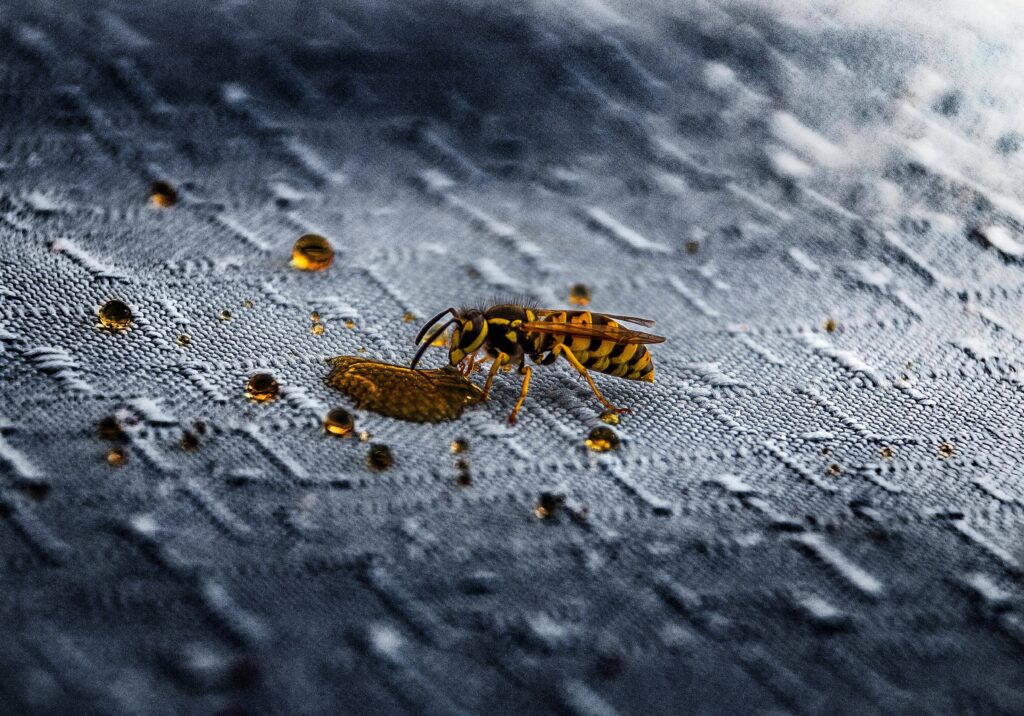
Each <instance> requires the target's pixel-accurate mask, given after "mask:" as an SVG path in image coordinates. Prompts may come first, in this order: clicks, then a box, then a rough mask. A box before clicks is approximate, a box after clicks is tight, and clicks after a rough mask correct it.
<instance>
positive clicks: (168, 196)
mask: <svg viewBox="0 0 1024 716" xmlns="http://www.w3.org/2000/svg"><path fill="white" fill-rule="evenodd" d="M177 202H178V192H177V190H176V189H175V188H174V187H173V186H171V185H170V184H169V183H168V182H165V181H155V182H153V183H152V184H151V185H150V187H149V203H150V204H152V205H153V206H156V207H159V208H161V209H169V208H170V207H172V206H174V205H175V204H176V203H177Z"/></svg>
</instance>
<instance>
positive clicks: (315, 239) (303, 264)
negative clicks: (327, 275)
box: [292, 234, 334, 271]
mask: <svg viewBox="0 0 1024 716" xmlns="http://www.w3.org/2000/svg"><path fill="white" fill-rule="evenodd" d="M332 263H334V249H333V248H331V244H330V242H329V241H328V240H327V239H325V238H324V237H323V236H320V235H318V234H306V235H305V236H302V237H300V238H299V240H298V241H296V242H295V246H293V247H292V266H294V267H295V268H297V269H299V270H300V271H324V270H325V269H327V268H329V267H330V265H331V264H332Z"/></svg>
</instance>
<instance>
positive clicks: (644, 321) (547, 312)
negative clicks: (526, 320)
mask: <svg viewBox="0 0 1024 716" xmlns="http://www.w3.org/2000/svg"><path fill="white" fill-rule="evenodd" d="M532 310H533V312H534V313H535V314H536V315H538V316H554V315H555V314H557V313H564V314H565V315H566V316H578V315H580V314H582V313H589V314H590V315H592V316H604V317H605V318H611V319H613V320H616V321H625V322H626V323H635V324H637V325H638V326H653V325H654V321H652V320H651V319H650V318H637V317H636V316H617V315H615V314H614V313H595V312H594V311H559V310H555V309H539V310H538V309H532Z"/></svg>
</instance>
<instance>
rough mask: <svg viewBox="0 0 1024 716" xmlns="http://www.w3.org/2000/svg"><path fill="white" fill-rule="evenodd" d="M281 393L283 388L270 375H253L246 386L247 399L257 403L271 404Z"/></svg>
mask: <svg viewBox="0 0 1024 716" xmlns="http://www.w3.org/2000/svg"><path fill="white" fill-rule="evenodd" d="M280 392H281V386H280V385H278V382H277V379H276V378H275V377H274V376H272V375H271V374H270V373H253V374H252V375H251V376H250V377H249V381H248V382H247V383H246V384H245V397H247V398H248V399H249V400H252V401H255V402H257V403H269V402H270V401H271V400H273V399H274V398H276V397H277V395H278V393H280Z"/></svg>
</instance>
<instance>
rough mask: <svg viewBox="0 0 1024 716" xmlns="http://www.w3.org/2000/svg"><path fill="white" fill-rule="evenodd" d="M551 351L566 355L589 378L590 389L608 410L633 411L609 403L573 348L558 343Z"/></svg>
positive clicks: (618, 411) (574, 366) (573, 365)
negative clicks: (573, 352)
mask: <svg viewBox="0 0 1024 716" xmlns="http://www.w3.org/2000/svg"><path fill="white" fill-rule="evenodd" d="M551 352H552V353H556V352H557V353H558V354H560V355H563V356H565V359H566V360H567V361H569V363H570V364H571V365H572V367H573V368H575V369H576V370H578V371H579V372H580V375H582V376H583V377H584V378H586V379H587V383H589V384H590V389H591V390H592V391H594V395H596V396H597V399H598V400H600V401H601V404H602V405H604V407H606V408H608V410H614V411H615V412H616V413H629V412H632V411H630V409H629V408H617V407H615V406H614V405H612V404H611V403H609V402H608V401H607V400H605V397H604V396H603V395H601V391H600V390H598V389H597V385H595V384H594V379H593V378H591V377H590V373H588V372H587V369H586V368H585V367H583V364H582V363H580V359H579V358H577V357H576V356H574V355H573V354H572V351H571V350H569V349H568V348H566V347H565V346H563V345H557V346H555V347H554V348H553V349H552V351H551Z"/></svg>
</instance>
